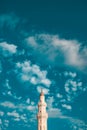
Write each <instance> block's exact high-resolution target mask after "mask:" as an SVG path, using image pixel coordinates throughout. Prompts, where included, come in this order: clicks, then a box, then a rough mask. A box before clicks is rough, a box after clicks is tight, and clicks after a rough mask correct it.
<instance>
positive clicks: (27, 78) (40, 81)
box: [16, 61, 51, 87]
mask: <svg viewBox="0 0 87 130" xmlns="http://www.w3.org/2000/svg"><path fill="white" fill-rule="evenodd" d="M16 73H17V74H18V78H19V79H20V81H21V82H28V83H30V84H32V85H35V86H40V85H42V86H43V85H44V86H45V87H49V86H50V85H51V81H50V80H49V79H48V78H47V71H46V70H41V69H40V67H39V66H38V65H36V64H32V63H31V62H30V61H24V62H23V63H20V62H18V63H16Z"/></svg>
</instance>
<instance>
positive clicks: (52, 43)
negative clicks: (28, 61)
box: [25, 34, 87, 69]
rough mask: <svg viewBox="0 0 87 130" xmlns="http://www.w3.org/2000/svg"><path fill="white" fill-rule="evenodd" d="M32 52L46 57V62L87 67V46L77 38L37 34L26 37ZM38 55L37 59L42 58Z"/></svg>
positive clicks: (81, 67)
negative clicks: (82, 44) (68, 38)
mask: <svg viewBox="0 0 87 130" xmlns="http://www.w3.org/2000/svg"><path fill="white" fill-rule="evenodd" d="M25 42H26V43H27V46H28V47H30V48H32V49H33V51H32V53H33V54H35V55H39V56H40V57H41V60H42V57H44V62H45V63H46V62H47V63H48V61H49V62H51V63H54V64H55V65H57V66H62V65H70V66H75V67H78V68H80V69H83V68H84V67H86V64H87V62H86V59H85V57H87V53H86V52H87V48H86V47H85V48H82V46H81V43H80V42H78V41H77V40H66V39H62V38H59V36H57V35H49V34H36V35H34V36H30V37H28V38H26V39H25ZM40 57H38V56H37V59H40Z"/></svg>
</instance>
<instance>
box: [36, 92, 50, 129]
mask: <svg viewBox="0 0 87 130" xmlns="http://www.w3.org/2000/svg"><path fill="white" fill-rule="evenodd" d="M46 106H47V104H46V102H45V97H44V93H43V90H41V93H40V101H39V103H38V114H37V119H38V130H47V118H48V114H47V112H46Z"/></svg>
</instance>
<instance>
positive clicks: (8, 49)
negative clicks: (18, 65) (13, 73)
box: [0, 42, 17, 57]
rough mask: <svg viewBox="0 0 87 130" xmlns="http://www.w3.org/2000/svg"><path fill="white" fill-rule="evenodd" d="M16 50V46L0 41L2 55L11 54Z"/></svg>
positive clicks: (7, 55)
mask: <svg viewBox="0 0 87 130" xmlns="http://www.w3.org/2000/svg"><path fill="white" fill-rule="evenodd" d="M16 52H17V46H16V45H14V44H8V43H7V42H1V43H0V53H1V55H3V56H4V57H9V56H12V55H13V54H15V53H16Z"/></svg>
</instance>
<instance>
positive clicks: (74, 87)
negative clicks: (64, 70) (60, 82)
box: [64, 78, 87, 102]
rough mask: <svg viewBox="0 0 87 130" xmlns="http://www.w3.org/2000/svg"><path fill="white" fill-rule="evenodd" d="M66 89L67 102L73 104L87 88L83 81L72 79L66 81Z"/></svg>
mask: <svg viewBox="0 0 87 130" xmlns="http://www.w3.org/2000/svg"><path fill="white" fill-rule="evenodd" d="M64 89H65V92H66V99H67V101H69V102H72V101H73V100H74V99H75V97H77V96H78V95H79V94H81V93H82V92H84V91H86V90H87V87H86V86H84V85H83V82H82V81H81V80H76V79H73V78H70V79H67V80H66V82H65V87H64Z"/></svg>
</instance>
